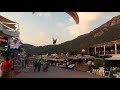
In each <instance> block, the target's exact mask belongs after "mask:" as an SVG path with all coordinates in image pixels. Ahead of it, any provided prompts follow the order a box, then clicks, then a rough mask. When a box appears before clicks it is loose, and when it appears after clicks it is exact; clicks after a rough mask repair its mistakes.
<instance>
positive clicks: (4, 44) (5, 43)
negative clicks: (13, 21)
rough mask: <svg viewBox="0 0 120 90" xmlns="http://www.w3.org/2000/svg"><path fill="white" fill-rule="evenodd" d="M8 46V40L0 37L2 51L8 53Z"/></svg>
mask: <svg viewBox="0 0 120 90" xmlns="http://www.w3.org/2000/svg"><path fill="white" fill-rule="evenodd" d="M7 44H8V39H7V38H2V37H0V50H2V51H6V50H7V48H8V46H7Z"/></svg>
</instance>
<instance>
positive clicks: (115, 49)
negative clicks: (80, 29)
mask: <svg viewBox="0 0 120 90" xmlns="http://www.w3.org/2000/svg"><path fill="white" fill-rule="evenodd" d="M115 54H117V44H116V43H115Z"/></svg>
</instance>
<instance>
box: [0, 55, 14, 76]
mask: <svg viewBox="0 0 120 90" xmlns="http://www.w3.org/2000/svg"><path fill="white" fill-rule="evenodd" d="M1 71H2V75H1V78H11V77H12V75H11V63H10V62H9V58H8V57H6V58H5V59H4V61H3V62H2V65H1Z"/></svg>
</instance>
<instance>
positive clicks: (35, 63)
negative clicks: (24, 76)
mask: <svg viewBox="0 0 120 90" xmlns="http://www.w3.org/2000/svg"><path fill="white" fill-rule="evenodd" d="M33 66H34V72H36V70H37V66H38V65H37V61H36V60H34V61H33Z"/></svg>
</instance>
